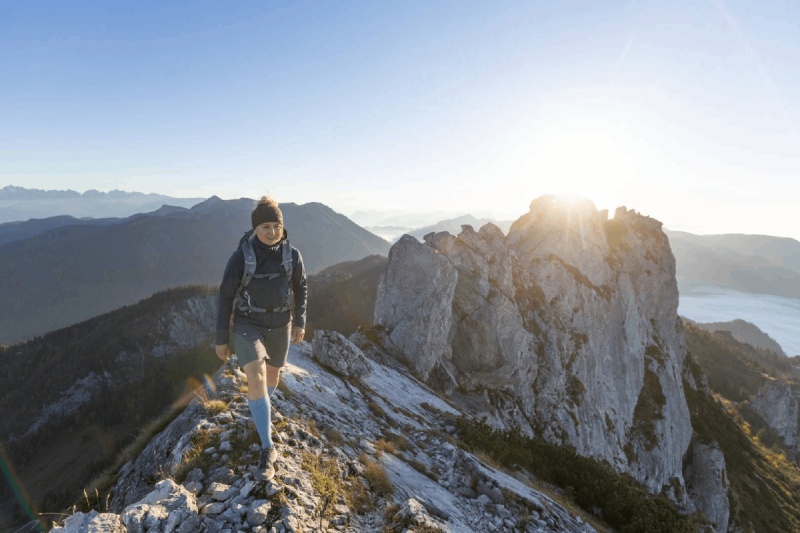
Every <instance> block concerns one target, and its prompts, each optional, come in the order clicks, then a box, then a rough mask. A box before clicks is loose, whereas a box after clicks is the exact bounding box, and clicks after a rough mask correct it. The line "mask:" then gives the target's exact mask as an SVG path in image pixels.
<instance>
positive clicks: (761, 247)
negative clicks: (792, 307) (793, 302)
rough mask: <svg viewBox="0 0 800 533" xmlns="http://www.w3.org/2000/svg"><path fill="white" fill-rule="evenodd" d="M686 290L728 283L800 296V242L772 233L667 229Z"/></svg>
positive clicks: (735, 287) (755, 290) (736, 287)
mask: <svg viewBox="0 0 800 533" xmlns="http://www.w3.org/2000/svg"><path fill="white" fill-rule="evenodd" d="M665 233H666V234H667V236H668V237H669V242H670V246H671V247H672V252H673V254H674V255H675V261H676V263H677V279H678V287H679V288H680V290H681V293H688V292H692V291H693V290H695V289H697V288H704V287H724V288H728V289H733V290H738V291H742V292H749V293H756V294H771V295H775V296H784V297H790V298H800V242H798V241H796V240H794V239H790V238H783V237H771V236H767V235H736V234H730V235H693V234H691V233H685V232H680V231H665Z"/></svg>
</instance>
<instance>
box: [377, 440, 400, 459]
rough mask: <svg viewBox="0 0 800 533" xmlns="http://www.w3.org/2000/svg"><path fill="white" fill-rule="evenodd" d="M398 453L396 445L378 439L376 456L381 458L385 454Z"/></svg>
mask: <svg viewBox="0 0 800 533" xmlns="http://www.w3.org/2000/svg"><path fill="white" fill-rule="evenodd" d="M396 452H397V448H395V446H394V444H393V443H391V442H389V441H387V440H385V439H382V438H381V439H378V440H377V441H376V442H375V455H376V456H378V457H380V456H381V454H383V453H389V454H392V455H394V454H395V453H396Z"/></svg>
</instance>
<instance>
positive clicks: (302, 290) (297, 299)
mask: <svg viewBox="0 0 800 533" xmlns="http://www.w3.org/2000/svg"><path fill="white" fill-rule="evenodd" d="M292 256H293V257H292V260H293V261H295V263H294V265H293V266H292V292H294V318H293V323H294V327H296V328H305V327H306V306H307V302H308V286H307V285H306V268H305V266H304V265H303V256H302V255H300V252H299V251H298V250H297V248H292Z"/></svg>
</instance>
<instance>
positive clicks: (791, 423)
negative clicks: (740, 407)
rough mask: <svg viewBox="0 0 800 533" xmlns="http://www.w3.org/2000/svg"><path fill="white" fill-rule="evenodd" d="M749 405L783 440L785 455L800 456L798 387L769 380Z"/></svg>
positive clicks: (799, 388) (799, 399)
mask: <svg viewBox="0 0 800 533" xmlns="http://www.w3.org/2000/svg"><path fill="white" fill-rule="evenodd" d="M750 407H751V408H752V409H753V410H754V411H755V412H756V413H758V414H759V415H760V416H761V418H763V419H764V421H765V422H766V423H767V425H768V426H769V427H770V428H772V429H773V430H774V431H775V432H776V433H777V434H778V435H779V436H780V438H781V439H782V440H783V445H784V447H785V449H786V450H787V452H788V453H787V455H788V456H789V457H791V458H793V459H795V460H797V459H798V457H800V387H798V386H797V385H794V386H793V385H789V384H788V383H785V382H782V381H770V382H768V383H767V384H766V385H764V386H763V387H761V390H759V392H758V394H757V395H756V396H755V397H754V398H753V399H752V400H751V401H750Z"/></svg>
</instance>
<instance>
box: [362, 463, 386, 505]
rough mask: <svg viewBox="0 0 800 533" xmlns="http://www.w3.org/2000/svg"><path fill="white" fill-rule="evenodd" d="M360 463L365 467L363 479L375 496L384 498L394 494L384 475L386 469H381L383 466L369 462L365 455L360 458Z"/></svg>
mask: <svg viewBox="0 0 800 533" xmlns="http://www.w3.org/2000/svg"><path fill="white" fill-rule="evenodd" d="M361 462H362V463H364V466H365V467H366V469H365V470H364V477H365V478H367V481H369V486H370V488H371V489H372V491H373V492H374V493H375V494H377V495H378V496H386V495H387V494H391V493H393V492H394V487H393V486H392V482H391V481H389V476H388V475H387V474H386V469H385V468H383V465H381V464H380V463H376V462H374V461H372V460H370V459H369V458H368V457H367V456H366V455H362V456H361Z"/></svg>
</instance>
